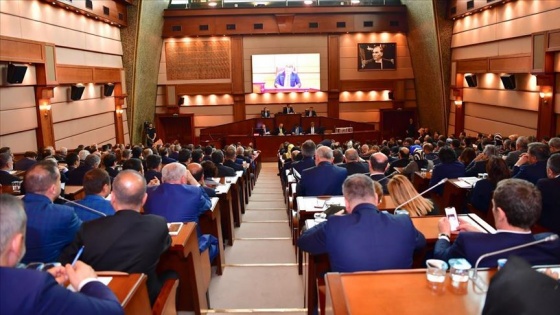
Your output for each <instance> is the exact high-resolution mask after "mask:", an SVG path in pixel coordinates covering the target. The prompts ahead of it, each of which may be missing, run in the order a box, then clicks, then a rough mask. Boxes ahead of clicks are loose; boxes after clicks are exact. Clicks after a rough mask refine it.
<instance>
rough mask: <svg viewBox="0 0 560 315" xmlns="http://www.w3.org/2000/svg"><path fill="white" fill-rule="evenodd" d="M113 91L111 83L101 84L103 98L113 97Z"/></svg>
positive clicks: (113, 86) (113, 87)
mask: <svg viewBox="0 0 560 315" xmlns="http://www.w3.org/2000/svg"><path fill="white" fill-rule="evenodd" d="M114 89H115V85H114V84H113V83H106V84H103V96H105V97H109V96H111V95H113V90H114Z"/></svg>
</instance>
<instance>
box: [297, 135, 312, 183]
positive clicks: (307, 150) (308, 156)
mask: <svg viewBox="0 0 560 315" xmlns="http://www.w3.org/2000/svg"><path fill="white" fill-rule="evenodd" d="M316 148H317V147H316V146H315V142H313V141H312V140H307V141H305V142H304V143H303V144H302V145H301V155H302V156H303V159H301V160H300V161H297V162H294V163H292V170H293V171H296V172H297V173H298V174H299V175H298V176H301V173H303V171H304V170H306V169H308V168H311V167H314V166H315V160H314V157H315V150H316ZM293 171H292V173H294V172H293ZM298 179H299V178H298Z"/></svg>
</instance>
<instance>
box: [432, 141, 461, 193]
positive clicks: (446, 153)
mask: <svg viewBox="0 0 560 315" xmlns="http://www.w3.org/2000/svg"><path fill="white" fill-rule="evenodd" d="M438 157H439V160H440V161H441V163H440V164H438V165H436V166H435V167H434V169H433V172H432V178H430V184H429V186H430V187H432V186H435V185H437V184H438V183H439V182H441V180H442V179H444V178H458V177H463V176H465V165H464V164H463V163H461V162H459V161H458V160H457V155H455V152H454V151H453V149H451V148H449V147H447V146H444V147H443V148H441V149H440V150H439V152H438ZM433 191H434V192H435V193H437V194H439V195H441V194H443V185H440V186H439V187H436V188H434V190H433Z"/></svg>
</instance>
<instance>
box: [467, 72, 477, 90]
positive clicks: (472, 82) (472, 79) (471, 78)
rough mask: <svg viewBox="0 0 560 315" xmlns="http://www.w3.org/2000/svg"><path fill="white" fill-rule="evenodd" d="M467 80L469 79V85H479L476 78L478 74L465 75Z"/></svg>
mask: <svg viewBox="0 0 560 315" xmlns="http://www.w3.org/2000/svg"><path fill="white" fill-rule="evenodd" d="M465 80H467V85H468V86H469V87H476V86H477V85H478V82H477V80H476V74H467V75H465Z"/></svg>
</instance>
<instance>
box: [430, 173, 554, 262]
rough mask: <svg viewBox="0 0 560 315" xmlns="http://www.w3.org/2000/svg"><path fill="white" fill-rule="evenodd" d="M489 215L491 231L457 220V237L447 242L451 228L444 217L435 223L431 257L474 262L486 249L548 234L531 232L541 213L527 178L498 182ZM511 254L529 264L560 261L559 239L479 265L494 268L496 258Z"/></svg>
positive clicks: (491, 249) (524, 242)
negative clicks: (493, 230) (481, 229)
mask: <svg viewBox="0 0 560 315" xmlns="http://www.w3.org/2000/svg"><path fill="white" fill-rule="evenodd" d="M492 205H493V206H492V214H493V216H494V222H495V223H496V230H497V231H498V232H497V233H495V234H487V233H482V232H480V231H479V230H478V229H477V228H476V227H473V226H472V225H469V224H468V223H466V222H463V221H460V222H459V227H458V229H457V230H458V231H459V236H458V237H457V239H456V240H455V242H454V243H453V244H451V242H450V236H451V231H452V229H451V227H450V223H449V220H448V219H447V217H444V218H442V219H440V221H439V224H438V229H439V233H440V234H439V237H438V240H437V242H436V245H435V248H434V258H437V259H441V260H445V261H447V260H449V259H450V258H465V259H467V260H468V261H469V263H471V265H473V266H474V265H475V264H476V261H477V259H478V258H479V257H480V256H482V255H484V254H486V253H490V252H494V251H497V250H501V249H504V248H509V247H513V246H517V245H522V244H526V243H530V242H533V241H536V240H540V239H542V238H544V237H546V236H548V235H549V233H541V234H535V235H533V234H531V226H533V224H535V222H536V221H537V220H538V218H539V216H540V214H541V194H540V192H539V191H538V189H537V188H536V187H535V185H533V184H531V183H530V182H528V181H525V180H520V179H515V178H510V179H504V180H502V181H500V182H499V183H498V186H497V187H496V190H494V196H493V198H492ZM512 254H515V255H517V256H520V257H522V258H524V259H525V260H527V261H528V262H529V263H531V264H533V265H547V264H558V263H560V241H559V240H556V241H552V242H546V243H542V244H538V245H535V246H531V247H527V248H522V249H519V250H515V251H511V252H506V253H504V254H500V255H494V256H490V257H488V258H486V259H483V260H482V261H481V262H480V264H479V266H481V267H496V266H497V261H498V259H500V258H508V256H510V255H512Z"/></svg>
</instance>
